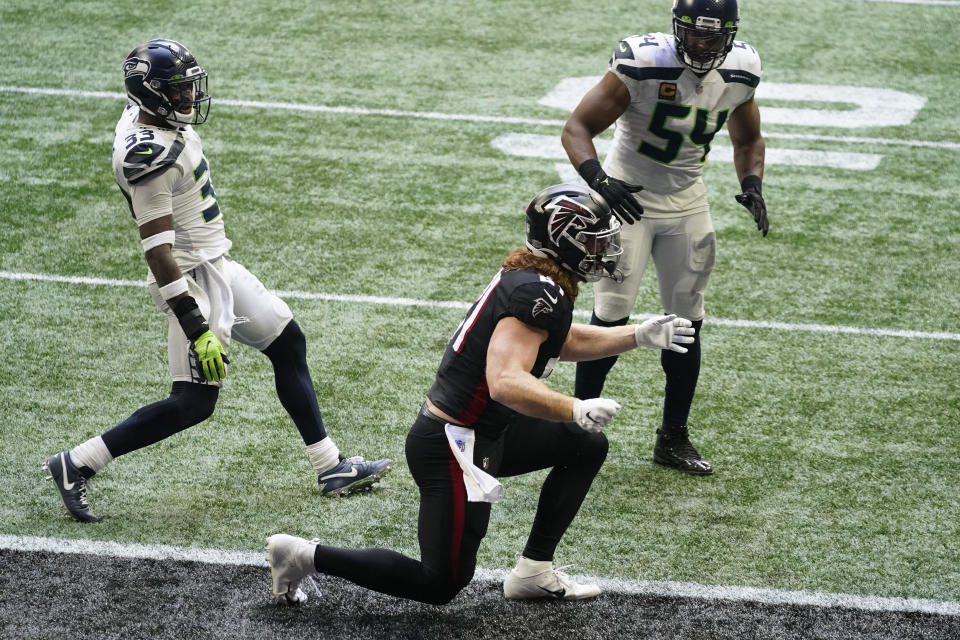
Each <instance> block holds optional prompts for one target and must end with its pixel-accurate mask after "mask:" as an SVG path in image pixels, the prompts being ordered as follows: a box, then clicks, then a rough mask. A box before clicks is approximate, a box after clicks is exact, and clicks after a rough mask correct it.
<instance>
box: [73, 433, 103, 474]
mask: <svg viewBox="0 0 960 640" xmlns="http://www.w3.org/2000/svg"><path fill="white" fill-rule="evenodd" d="M70 459H71V460H72V461H73V466H75V467H77V468H78V469H79V468H80V467H88V468H90V469H92V470H93V472H94V473H96V472H97V471H100V469H103V468H104V467H105V466H107V463H108V462H110V461H111V460H113V456H112V455H110V451H109V449H107V445H106V443H105V442H104V441H103V438H102V437H100V436H97V437H96V438H90V439H89V440H87V441H86V442H84V443H82V444H78V445H77V446H75V447H74V448H73V449H71V450H70Z"/></svg>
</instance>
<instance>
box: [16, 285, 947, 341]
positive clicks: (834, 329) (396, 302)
mask: <svg viewBox="0 0 960 640" xmlns="http://www.w3.org/2000/svg"><path fill="white" fill-rule="evenodd" d="M0 280H31V281H38V282H55V283H63V284H82V285H90V286H102V287H145V286H146V282H144V281H142V280H113V279H110V278H95V277H88V276H59V275H55V274H48V273H23V272H17V271H0ZM274 293H276V294H277V295H278V296H280V297H281V298H292V299H299V300H333V301H337V302H355V303H359V304H382V305H389V306H398V307H422V308H433V309H467V308H469V307H470V305H471V304H472V303H470V302H459V301H455V300H447V301H444V300H418V299H416V298H391V297H386V296H366V295H352V294H340V293H318V292H313V291H278V290H275V291H274ZM574 314H575V315H577V316H580V317H588V316H589V315H590V314H589V312H587V311H575V312H574ZM630 317H631V318H632V319H634V320H642V319H646V318H650V317H652V314H633V315H631V316H630ZM704 323H705V324H707V325H717V326H723V327H742V328H746V329H773V330H776V331H807V332H811V333H837V334H850V335H865V336H883V337H888V338H909V339H917V340H956V341H960V333H953V332H947V331H940V332H936V331H909V330H906V329H875V328H870V327H849V326H844V325H828V324H804V323H794V322H770V321H763V320H737V319H730V318H711V317H707V319H706V320H704Z"/></svg>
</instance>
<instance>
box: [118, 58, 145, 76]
mask: <svg viewBox="0 0 960 640" xmlns="http://www.w3.org/2000/svg"><path fill="white" fill-rule="evenodd" d="M148 73H150V62H149V61H148V60H142V59H140V58H127V60H126V61H125V62H124V63H123V77H124V78H129V77H131V76H144V77H146V75H147V74H148Z"/></svg>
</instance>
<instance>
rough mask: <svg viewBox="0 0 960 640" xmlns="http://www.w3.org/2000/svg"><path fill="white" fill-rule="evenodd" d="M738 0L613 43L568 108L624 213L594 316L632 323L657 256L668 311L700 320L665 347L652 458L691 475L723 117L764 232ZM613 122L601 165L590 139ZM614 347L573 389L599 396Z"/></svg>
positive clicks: (575, 134) (747, 50)
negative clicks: (715, 159)
mask: <svg viewBox="0 0 960 640" xmlns="http://www.w3.org/2000/svg"><path fill="white" fill-rule="evenodd" d="M739 19H740V14H739V8H738V7H737V2H736V0H675V1H674V4H673V33H672V34H665V33H648V34H645V35H635V36H630V37H629V38H626V39H625V40H622V41H620V42H619V43H617V45H616V47H615V48H614V51H613V55H612V57H611V58H610V62H609V68H608V71H607V73H606V74H605V75H604V76H603V78H601V80H600V82H599V83H597V85H595V86H594V87H593V88H591V89H590V91H588V92H587V94H586V95H585V96H584V97H583V99H582V100H581V102H580V104H579V105H578V106H577V108H576V109H575V110H574V111H573V113H572V114H571V115H570V118H569V119H568V120H567V122H566V124H565V125H564V128H563V134H562V136H561V140H562V142H563V146H564V149H565V150H566V152H567V155H568V157H569V158H570V161H571V162H572V163H573V165H574V166H575V167H577V170H578V171H579V173H580V176H581V177H582V178H583V179H584V180H585V181H586V182H587V184H589V185H590V186H591V187H592V188H593V189H594V190H595V191H597V192H599V193H600V194H601V195H603V197H604V198H606V200H607V202H609V203H610V206H611V207H612V208H613V210H614V212H615V213H616V214H617V215H618V216H619V217H620V219H621V220H622V221H623V222H624V225H623V252H624V254H623V257H622V259H621V260H620V270H621V273H620V274H619V276H618V278H616V279H609V278H607V279H604V280H601V281H600V282H598V283H596V285H595V286H594V295H595V302H594V309H593V318H592V320H591V323H592V324H595V325H600V326H616V325H622V324H625V323H626V322H627V319H628V318H629V316H630V313H631V311H633V308H634V304H635V302H636V299H637V294H638V290H639V287H640V280H641V278H642V277H643V272H644V270H645V268H646V266H647V262H648V261H649V259H650V257H651V256H652V257H653V262H654V264H655V265H656V271H657V280H658V283H659V287H660V299H661V301H662V304H663V308H664V311H665V312H666V313H673V314H677V315H679V316H680V317H682V318H687V319H688V320H691V321H693V324H694V327H696V330H697V334H696V335H697V340H696V342H695V343H694V344H693V345H691V347H690V348H689V350H688V351H687V353H683V354H680V353H676V352H672V351H663V352H662V354H661V364H662V367H663V370H664V373H665V374H666V386H665V393H664V403H663V422H662V424H661V427H660V428H659V429H658V430H657V440H656V444H655V446H654V460H655V461H656V462H657V463H659V464H662V465H665V466H669V467H673V468H676V469H679V470H680V471H683V472H686V473H690V474H694V475H709V474H710V473H712V472H713V468H712V466H711V465H710V463H709V462H707V461H706V460H704V459H702V458H701V456H700V454H699V453H698V452H697V450H696V449H695V448H694V447H693V445H692V444H691V443H690V439H689V432H688V429H687V418H688V415H689V412H690V406H691V403H692V401H693V395H694V392H695V390H696V386H697V378H698V377H699V374H700V327H701V325H702V323H703V316H704V308H703V292H704V290H705V289H706V286H707V281H708V280H709V278H710V272H711V270H712V269H713V266H714V263H715V258H716V236H715V234H714V229H713V222H712V221H711V218H710V207H709V204H708V202H707V191H706V187H705V186H704V184H703V180H702V177H701V176H702V172H703V164H704V162H705V161H706V159H707V155H708V154H709V152H710V143H711V141H712V140H713V137H714V136H715V135H716V134H717V133H718V132H719V131H720V129H721V128H722V127H723V125H724V124H726V125H727V130H728V131H729V134H730V140H731V142H732V145H733V160H734V166H735V168H736V171H737V178H738V179H739V180H740V185H741V188H742V189H743V193H741V194H739V195H738V196H737V201H738V202H739V203H740V204H742V205H743V206H744V207H746V208H747V209H748V210H749V211H750V213H751V214H752V215H753V219H754V222H755V223H756V225H757V229H758V230H759V231H760V232H761V233H762V234H763V235H764V236H766V235H767V231H768V229H769V222H768V221H767V210H766V205H765V204H764V200H763V196H762V195H761V180H762V178H763V166H764V155H765V145H764V140H763V136H762V135H761V132H760V111H759V109H758V108H757V103H756V101H755V100H754V92H755V91H756V88H757V84H758V83H759V81H760V74H761V66H760V57H759V55H758V54H757V51H756V50H755V49H754V48H753V47H752V46H750V45H749V44H747V43H745V42H738V41H736V40H734V36H735V35H736V32H737V26H738V23H739ZM614 122H616V132H615V134H614V139H613V145H612V147H611V150H610V153H609V155H608V156H607V158H606V160H605V161H604V163H603V165H602V166H601V164H600V162H599V161H598V160H597V151H596V148H595V146H594V144H593V138H594V137H595V136H597V135H598V134H600V133H601V132H603V131H605V130H606V129H607V128H608V127H609V126H610V125H612V124H613V123H614ZM615 362H616V358H615V357H612V358H605V359H602V360H597V361H593V362H581V363H579V364H578V365H577V374H576V389H575V395H576V396H577V397H579V398H595V397H598V396H599V395H600V392H601V390H602V389H603V385H604V382H605V380H606V376H607V374H608V373H609V371H610V369H611V367H613V364H614V363H615Z"/></svg>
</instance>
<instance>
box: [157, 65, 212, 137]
mask: <svg viewBox="0 0 960 640" xmlns="http://www.w3.org/2000/svg"><path fill="white" fill-rule="evenodd" d="M194 69H195V70H196V71H197V74H195V75H192V76H190V77H188V78H186V79H183V80H171V81H170V82H167V83H165V86H162V87H161V88H160V89H159V92H160V94H161V95H162V96H163V98H164V99H163V101H162V104H161V106H160V107H159V108H158V109H157V110H158V111H165V112H166V113H158V114H154V115H159V116H160V117H161V118H164V119H165V120H166V121H167V122H169V123H170V124H172V125H174V126H182V125H185V124H203V123H204V122H206V121H207V113H208V112H209V111H210V94H209V93H207V74H206V72H204V71H203V69H201V68H200V67H194ZM154 82H155V83H158V84H159V82H160V81H156V80H155V81H154Z"/></svg>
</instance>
